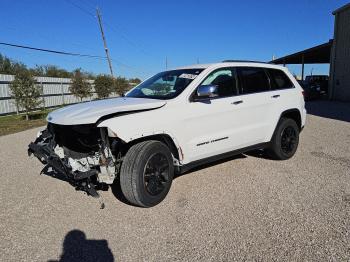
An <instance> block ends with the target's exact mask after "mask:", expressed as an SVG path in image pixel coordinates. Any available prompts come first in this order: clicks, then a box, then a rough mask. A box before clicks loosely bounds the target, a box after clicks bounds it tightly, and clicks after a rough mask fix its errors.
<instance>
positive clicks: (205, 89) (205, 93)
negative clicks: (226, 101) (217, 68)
mask: <svg viewBox="0 0 350 262" xmlns="http://www.w3.org/2000/svg"><path fill="white" fill-rule="evenodd" d="M217 96H218V87H217V86H215V85H201V86H199V87H198V88H197V97H198V98H212V97H217Z"/></svg>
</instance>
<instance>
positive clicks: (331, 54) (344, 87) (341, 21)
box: [271, 3, 350, 101]
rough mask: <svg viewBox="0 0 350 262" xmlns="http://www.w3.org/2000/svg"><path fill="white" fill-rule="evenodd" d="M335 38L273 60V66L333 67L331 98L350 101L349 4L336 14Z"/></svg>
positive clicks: (336, 11) (329, 95)
mask: <svg viewBox="0 0 350 262" xmlns="http://www.w3.org/2000/svg"><path fill="white" fill-rule="evenodd" d="M333 15H334V17H335V22H334V39H331V40H329V42H326V43H323V44H321V45H318V46H315V47H311V48H308V49H305V50H303V51H300V52H296V53H294V54H290V55H287V56H284V57H281V58H278V59H275V60H273V61H271V63H274V64H284V65H286V64H300V65H301V68H302V69H301V71H302V73H301V75H302V78H304V64H321V63H324V64H330V70H329V76H330V80H329V92H328V97H329V99H332V100H341V101H350V3H348V4H346V5H344V6H343V7H341V8H339V9H337V10H335V11H334V12H333Z"/></svg>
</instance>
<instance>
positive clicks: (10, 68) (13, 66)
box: [0, 54, 27, 75]
mask: <svg viewBox="0 0 350 262" xmlns="http://www.w3.org/2000/svg"><path fill="white" fill-rule="evenodd" d="M26 69H27V67H26V66H25V65H24V64H22V63H18V62H15V61H13V60H11V59H9V58H8V57H6V56H3V55H2V54H0V73H1V74H10V75H15V74H17V73H18V72H20V71H23V70H26Z"/></svg>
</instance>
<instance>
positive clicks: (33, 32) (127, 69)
mask: <svg viewBox="0 0 350 262" xmlns="http://www.w3.org/2000/svg"><path fill="white" fill-rule="evenodd" d="M346 3H348V1H346V0H312V1H311V0H294V1H290V0H284V1H279V0H265V1H261V0H260V1H258V0H255V1H253V0H246V1H242V0H202V1H199V0H198V1H194V0H193V1H188V0H187V1H185V0H176V1H174V0H173V1H166V0H163V1H162V0H147V1H145V0H128V1H122V0H114V1H113V0H108V1H107V0H105V1H103V0H60V1H58V0H21V1H13V0H1V11H0V12H1V18H2V25H1V26H0V42H7V43H13V44H19V45H28V46H33V47H38V48H46V49H53V50H59V51H66V52H74V53H80V54H88V55H98V56H105V53H104V48H103V42H102V39H101V34H100V31H99V27H98V22H97V18H96V15H95V13H96V10H95V9H96V7H97V6H98V7H99V9H100V10H101V14H102V20H103V23H104V30H105V35H106V39H107V45H108V47H109V50H110V54H111V57H112V60H113V61H112V64H113V68H114V71H115V75H121V76H125V77H128V78H130V77H139V78H141V79H145V78H146V77H149V76H151V75H153V74H155V73H157V72H159V71H163V70H165V68H166V60H167V65H168V68H175V67H178V66H183V65H189V64H196V63H198V62H199V63H212V62H218V61H222V60H225V59H243V60H259V61H270V60H271V59H272V56H273V55H275V57H281V56H284V55H287V54H290V53H294V52H296V51H300V50H303V49H306V48H309V47H312V46H315V45H318V44H322V43H324V42H327V41H328V40H329V39H331V38H332V37H333V27H334V17H333V15H332V11H334V10H335V9H337V8H339V7H341V6H342V5H344V4H346ZM0 53H1V54H3V55H6V56H8V57H10V58H12V59H14V60H17V61H20V62H23V63H25V64H26V65H28V66H30V67H34V66H35V65H46V64H54V65H57V66H59V67H61V68H65V69H67V70H73V69H75V68H82V69H83V70H85V71H89V72H93V73H96V74H99V73H109V68H108V64H107V61H106V60H105V59H96V58H83V57H70V56H62V55H56V54H49V53H42V52H36V51H30V50H23V49H17V48H13V47H5V46H0ZM289 68H290V71H291V72H292V73H295V74H297V75H300V66H290V67H289ZM305 70H306V71H305V73H306V74H309V73H310V71H311V70H313V74H324V73H328V66H327V65H312V66H311V65H308V66H306V69H305Z"/></svg>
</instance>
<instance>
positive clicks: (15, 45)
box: [0, 42, 106, 59]
mask: <svg viewBox="0 0 350 262" xmlns="http://www.w3.org/2000/svg"><path fill="white" fill-rule="evenodd" d="M0 45H5V46H11V47H17V48H23V49H29V50H35V51H41V52H47V53H54V54H58V55H70V56H80V57H89V58H99V59H106V58H105V57H103V56H98V55H87V54H79V53H71V52H65V51H58V50H51V49H45V48H38V47H32V46H25V45H17V44H11V43H4V42H0Z"/></svg>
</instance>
